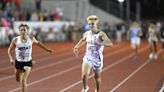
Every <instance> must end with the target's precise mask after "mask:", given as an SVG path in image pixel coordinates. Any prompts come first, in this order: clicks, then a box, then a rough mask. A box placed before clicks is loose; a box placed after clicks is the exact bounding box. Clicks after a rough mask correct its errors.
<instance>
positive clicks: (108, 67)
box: [59, 47, 148, 92]
mask: <svg viewBox="0 0 164 92" xmlns="http://www.w3.org/2000/svg"><path fill="white" fill-rule="evenodd" d="M147 48H148V47H145V48H142V49H140V50H139V53H140V52H143V51H144V50H146V49H147ZM132 56H134V53H132V54H130V55H128V56H126V57H124V58H121V59H120V60H118V61H116V62H114V63H112V64H110V65H108V66H107V67H105V68H104V69H103V70H102V72H103V71H106V70H108V69H110V68H112V67H114V66H116V65H117V64H120V63H122V62H124V61H125V60H127V59H129V58H130V57H132ZM93 76H94V75H93V74H92V75H90V76H89V78H88V79H90V78H91V77H93ZM80 83H82V81H81V80H79V81H77V82H75V83H73V84H71V85H69V86H68V87H66V88H64V89H62V90H60V91H59V92H65V91H67V90H69V89H70V88H72V87H74V86H76V85H78V84H80Z"/></svg>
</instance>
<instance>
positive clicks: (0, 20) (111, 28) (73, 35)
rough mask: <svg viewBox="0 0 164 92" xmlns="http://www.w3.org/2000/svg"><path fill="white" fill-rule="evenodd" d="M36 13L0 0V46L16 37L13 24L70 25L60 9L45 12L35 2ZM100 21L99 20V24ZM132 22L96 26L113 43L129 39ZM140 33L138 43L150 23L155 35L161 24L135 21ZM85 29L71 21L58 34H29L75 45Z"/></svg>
mask: <svg viewBox="0 0 164 92" xmlns="http://www.w3.org/2000/svg"><path fill="white" fill-rule="evenodd" d="M35 2H36V10H35V11H30V10H28V9H22V8H20V0H0V46H2V45H8V44H9V43H10V42H11V39H12V38H13V37H14V36H15V35H17V34H16V33H15V31H14V29H13V23H14V22H15V21H37V22H39V21H41V22H42V21H53V22H54V21H72V20H69V19H67V18H64V17H63V15H64V14H63V9H62V7H56V9H55V10H53V11H47V10H45V9H42V8H41V0H35ZM100 21H101V20H100ZM132 22H133V21H125V22H124V23H120V24H116V25H110V23H108V22H105V23H102V24H100V25H101V27H100V28H101V30H103V31H104V32H105V33H106V34H107V36H108V37H109V38H111V39H113V40H114V41H117V42H120V41H122V40H124V39H127V40H128V39H129V35H128V34H127V31H128V30H129V26H130V25H131V23H132ZM138 23H139V24H140V26H141V29H142V31H143V35H142V39H146V34H147V32H148V26H149V24H150V23H154V24H155V25H156V29H157V31H158V32H161V31H164V22H163V21H155V20H144V21H138ZM88 29H89V26H88V25H87V24H82V23H80V22H79V21H74V24H73V25H69V26H66V25H63V26H62V28H61V29H60V31H58V32H56V30H54V29H53V28H49V29H48V31H44V29H42V28H36V29H34V30H33V32H32V34H31V35H33V36H35V37H36V38H37V39H38V40H41V41H43V42H44V41H78V40H79V39H80V38H81V37H82V34H83V33H84V32H85V31H87V30H88Z"/></svg>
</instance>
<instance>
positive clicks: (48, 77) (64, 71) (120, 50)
mask: <svg viewBox="0 0 164 92" xmlns="http://www.w3.org/2000/svg"><path fill="white" fill-rule="evenodd" d="M127 49H128V47H126V48H124V49H119V50H117V51H115V52H114V53H112V54H108V55H106V56H105V57H108V56H112V55H114V54H117V53H120V52H122V51H124V50H127ZM80 66H81V65H77V66H75V67H72V68H69V69H66V70H62V71H61V72H58V73H55V74H53V75H50V76H47V77H44V78H42V79H40V80H37V81H33V82H31V83H29V84H27V86H31V85H34V84H36V83H39V82H42V81H45V80H48V79H50V78H53V77H56V76H58V75H61V74H63V73H66V72H68V71H71V70H73V69H76V68H78V67H80ZM19 89H20V88H15V89H13V90H10V91H9V92H14V91H17V90H19Z"/></svg>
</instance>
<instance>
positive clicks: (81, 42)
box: [73, 33, 86, 56]
mask: <svg viewBox="0 0 164 92" xmlns="http://www.w3.org/2000/svg"><path fill="white" fill-rule="evenodd" d="M85 35H86V33H85V34H84V36H83V38H82V39H80V41H79V42H78V43H77V44H76V45H75V47H74V48H73V52H74V54H75V55H76V56H78V48H80V47H81V46H82V45H84V44H85V43H86V36H85Z"/></svg>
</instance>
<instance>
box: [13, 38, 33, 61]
mask: <svg viewBox="0 0 164 92" xmlns="http://www.w3.org/2000/svg"><path fill="white" fill-rule="evenodd" d="M15 52H16V60H17V61H18V62H28V61H30V60H32V56H31V55H32V41H31V39H30V37H29V36H28V38H27V41H26V42H22V41H21V36H18V38H17V42H16V48H15Z"/></svg>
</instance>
